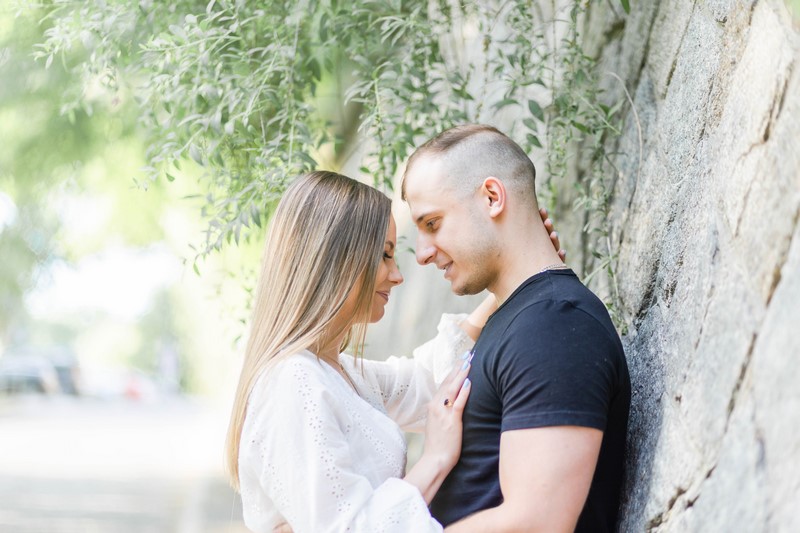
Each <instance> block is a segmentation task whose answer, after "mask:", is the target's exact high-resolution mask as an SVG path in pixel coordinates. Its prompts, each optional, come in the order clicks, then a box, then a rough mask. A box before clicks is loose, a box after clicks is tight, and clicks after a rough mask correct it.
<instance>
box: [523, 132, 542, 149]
mask: <svg viewBox="0 0 800 533" xmlns="http://www.w3.org/2000/svg"><path fill="white" fill-rule="evenodd" d="M526 137H527V139H528V142H529V143H531V145H533V146H535V147H536V148H541V147H542V143H541V141H539V137H537V136H536V135H533V134H531V133H529V134H528V135H527V136H526Z"/></svg>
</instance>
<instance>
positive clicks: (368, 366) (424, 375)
mask: <svg viewBox="0 0 800 533" xmlns="http://www.w3.org/2000/svg"><path fill="white" fill-rule="evenodd" d="M466 316H467V315H465V314H444V315H442V319H441V320H440V321H439V325H438V328H437V329H438V334H437V335H436V337H434V338H433V339H431V340H429V341H428V342H426V343H425V344H423V345H422V346H420V347H418V348H416V349H415V350H414V357H413V359H411V358H407V357H390V358H389V359H387V360H386V361H364V368H365V373H366V375H365V378H366V379H367V380H368V381H370V382H371V383H372V384H373V386H374V387H375V388H376V389H377V393H378V394H380V396H381V399H382V403H383V405H384V408H385V409H386V411H387V413H388V414H389V416H390V417H391V418H392V419H393V420H394V421H395V422H397V423H398V424H399V425H400V427H402V428H403V429H404V430H406V431H412V432H417V431H423V430H424V428H425V417H426V416H427V405H428V402H429V401H430V399H431V397H432V396H433V394H434V393H435V392H436V389H437V388H438V386H439V384H441V382H442V381H443V380H444V378H445V377H447V375H448V374H449V373H450V371H451V370H452V369H453V366H454V364H456V363H458V364H460V363H461V356H462V355H464V353H465V352H467V351H468V350H470V349H472V346H473V344H474V342H473V340H472V339H471V338H470V337H469V336H468V335H467V334H466V333H465V332H464V330H462V329H461V328H460V327H459V326H458V324H459V323H460V322H461V321H462V320H464V318H466ZM356 368H357V365H356Z"/></svg>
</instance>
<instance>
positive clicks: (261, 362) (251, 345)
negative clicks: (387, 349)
mask: <svg viewBox="0 0 800 533" xmlns="http://www.w3.org/2000/svg"><path fill="white" fill-rule="evenodd" d="M390 212H391V202H390V200H389V198H387V197H386V196H385V195H384V194H383V193H381V192H379V191H378V190H376V189H374V188H372V187H370V186H368V185H365V184H363V183H359V182H358V181H355V180H353V179H351V178H348V177H346V176H342V175H340V174H336V173H334V172H312V173H310V174H306V175H304V176H302V177H300V178H298V179H297V180H296V181H295V182H294V183H292V185H290V186H289V188H288V189H287V190H286V192H285V193H284V195H283V197H282V198H281V200H280V202H279V203H278V207H277V209H276V210H275V213H274V215H273V218H272V221H271V223H270V228H269V231H268V233H267V241H266V246H265V250H264V258H263V260H262V265H261V273H260V278H259V282H258V288H257V291H256V300H255V304H254V306H253V316H252V320H251V325H250V336H249V339H248V342H247V348H246V351H245V358H244V365H243V368H242V373H241V375H240V376H239V385H238V387H237V390H236V397H235V399H234V404H233V411H232V413H231V420H230V426H229V427H228V437H227V441H226V446H225V447H226V454H225V455H226V466H227V470H228V477H229V479H230V482H231V485H232V486H233V487H234V488H235V489H236V490H239V442H240V440H241V435H242V426H243V424H244V420H245V416H246V409H247V401H248V398H249V397H250V392H251V391H252V389H253V386H254V384H255V382H256V380H257V378H258V377H259V375H260V374H261V373H262V371H264V369H266V368H267V367H268V366H271V365H272V364H274V363H276V362H277V361H279V360H281V359H284V358H286V357H288V356H290V355H292V354H296V353H297V352H299V351H301V350H304V349H307V348H311V347H313V346H319V345H320V344H321V343H323V342H324V341H325V340H330V339H332V338H335V337H336V336H337V335H338V334H340V333H341V331H330V328H331V322H332V320H333V318H334V317H335V316H336V314H337V313H338V312H339V310H340V309H341V308H342V306H343V304H344V302H345V299H346V298H347V296H348V295H349V294H350V292H351V291H352V290H354V289H358V291H359V294H358V296H357V298H356V311H355V313H354V316H353V317H352V319H351V320H350V321H349V322H348V324H349V326H348V328H349V329H348V332H347V334H346V335H345V344H346V343H347V341H348V340H349V339H351V338H354V339H355V341H356V342H355V346H356V347H355V349H356V353H358V352H359V351H360V350H361V348H362V347H363V342H364V334H365V332H366V324H367V322H368V321H369V315H370V310H371V305H372V297H373V292H374V291H375V277H376V274H377V270H378V266H379V263H380V261H381V257H382V254H383V249H384V241H385V238H386V230H387V228H388V226H389V217H390Z"/></svg>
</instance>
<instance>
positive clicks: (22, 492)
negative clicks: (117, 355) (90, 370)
mask: <svg viewBox="0 0 800 533" xmlns="http://www.w3.org/2000/svg"><path fill="white" fill-rule="evenodd" d="M225 416H226V415H225V414H224V413H222V412H220V411H219V410H212V409H209V408H207V407H203V406H202V405H201V404H199V403H196V402H191V401H188V400H185V399H180V398H178V399H171V400H169V401H159V402H157V403H156V402H152V403H144V404H142V403H131V402H126V401H113V402H100V401H98V400H89V399H83V400H80V399H78V400H76V399H70V398H63V397H54V398H44V397H28V398H18V399H14V400H8V399H7V398H0V533H72V532H75V533H93V532H97V533H117V532H118V533H151V532H152V533H162V532H163V533H245V532H246V531H247V530H246V529H245V528H244V526H243V524H242V522H241V505H240V502H239V499H238V496H237V495H236V494H235V493H234V492H233V491H231V490H230V489H229V488H228V486H227V483H226V482H225V480H224V479H223V477H222V467H221V465H222V442H223V439H224V432H225V425H226V421H225Z"/></svg>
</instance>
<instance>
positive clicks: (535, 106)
mask: <svg viewBox="0 0 800 533" xmlns="http://www.w3.org/2000/svg"><path fill="white" fill-rule="evenodd" d="M528 109H529V110H530V112H531V114H532V115H533V116H534V117H536V118H537V119H539V121H540V122H544V111H542V107H541V106H540V105H539V103H538V102H537V101H536V100H528Z"/></svg>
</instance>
